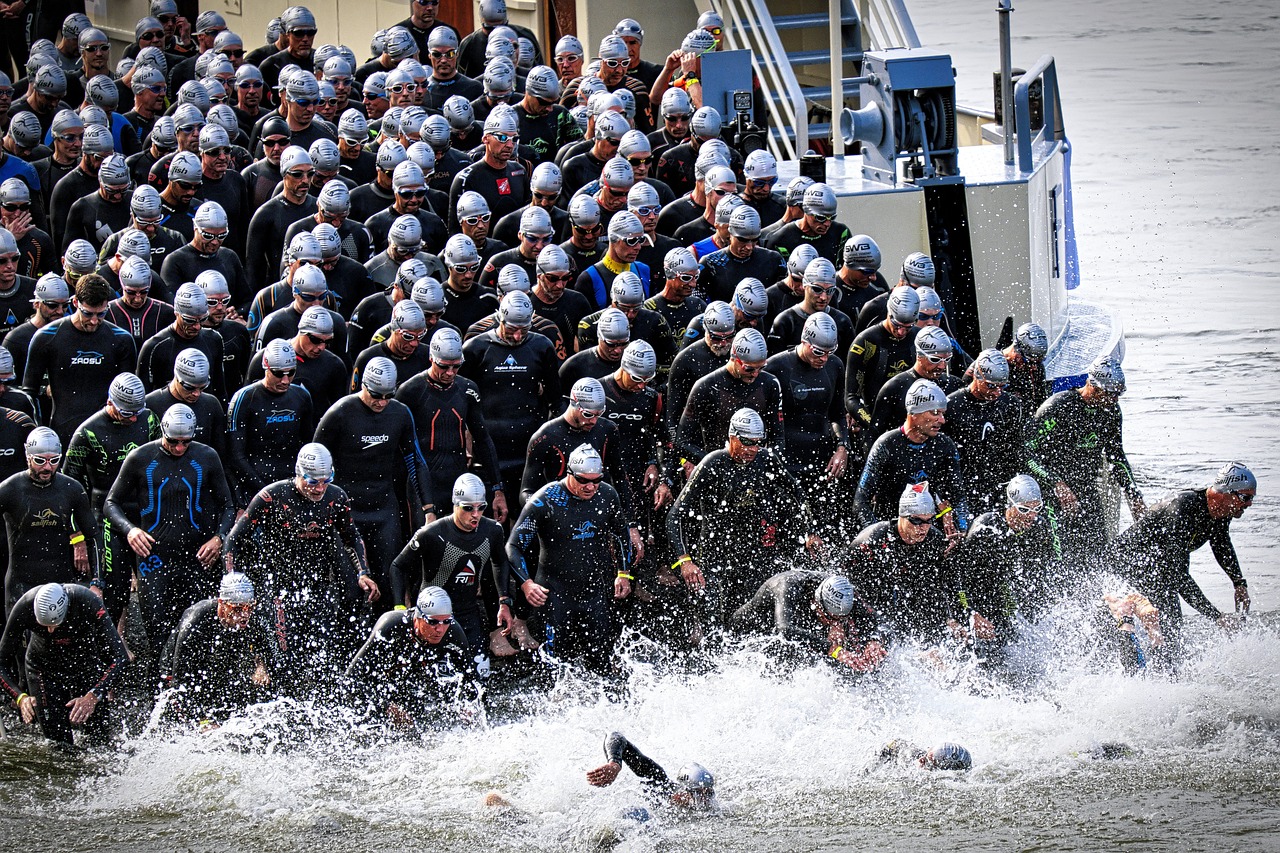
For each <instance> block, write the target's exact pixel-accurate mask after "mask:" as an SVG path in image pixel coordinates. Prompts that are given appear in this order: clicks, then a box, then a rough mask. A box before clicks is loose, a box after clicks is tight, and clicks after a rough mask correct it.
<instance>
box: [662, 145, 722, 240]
mask: <svg viewBox="0 0 1280 853" xmlns="http://www.w3.org/2000/svg"><path fill="white" fill-rule="evenodd" d="M698 187H700V188H701V193H698V192H697V191H695V192H694V193H692V194H691V195H690V196H689V200H690V201H693V200H695V199H696V198H697V197H698V195H699V194H700V195H701V197H702V200H703V205H702V207H701V208H700V209H699V210H698V215H697V216H694V217H693V218H691V219H688V220H685V221H684V222H675V221H672V220H671V219H669V218H667V211H665V210H664V211H663V213H662V215H661V216H660V217H659V228H658V230H659V231H662V230H663V223H662V220H663V219H666V227H667V228H669V230H670V231H671V234H672V236H673V237H675V239H676V240H678V241H680V243H681V244H682V245H685V246H690V247H693V246H695V245H696V244H698V243H700V242H703V241H707V240H708V239H709V238H711V237H713V236H715V235H716V233H717V230H716V214H717V212H718V210H719V207H720V205H721V204H726V207H725V221H724V225H725V226H726V233H725V235H724V237H723V242H724V244H725V245H726V246H727V245H728V233H727V226H728V222H729V219H728V217H729V216H730V215H731V214H732V213H733V209H734V208H735V207H737V206H738V205H739V204H741V203H742V199H741V198H739V197H738V195H737V190H738V184H737V181H736V179H735V178H734V176H733V170H732V169H730V168H729V167H728V166H725V165H723V164H721V163H718V162H717V163H713V164H711V165H707V166H706V168H705V170H704V172H703V178H702V180H701V181H700V182H699V183H698V184H697V185H695V190H696V189H697V188H698ZM726 199H728V200H729V201H728V202H727V203H726ZM673 215H674V213H673ZM720 248H723V246H719V245H714V244H713V243H704V245H703V250H702V252H701V254H702V255H705V254H710V253H711V252H714V251H716V250H718V249H720ZM693 253H694V257H697V258H700V257H701V255H700V254H699V250H697V249H694V252H693Z"/></svg>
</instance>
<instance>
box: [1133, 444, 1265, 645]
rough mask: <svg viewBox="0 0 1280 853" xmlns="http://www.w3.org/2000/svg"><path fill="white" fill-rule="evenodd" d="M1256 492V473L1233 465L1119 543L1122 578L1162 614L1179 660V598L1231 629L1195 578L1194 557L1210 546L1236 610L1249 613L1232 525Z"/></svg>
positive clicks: (1160, 507)
mask: <svg viewBox="0 0 1280 853" xmlns="http://www.w3.org/2000/svg"><path fill="white" fill-rule="evenodd" d="M1257 493H1258V481H1257V479H1256V478H1255V477H1254V475H1253V472H1252V471H1250V470H1249V469H1248V468H1246V467H1245V466H1243V465H1241V464H1240V463H1238V462H1232V463H1229V464H1227V465H1225V466H1223V468H1222V469H1221V470H1220V471H1219V472H1218V475H1217V477H1215V478H1214V481H1213V483H1211V484H1210V485H1209V486H1208V487H1207V488H1204V489H1188V490H1186V491H1182V492H1179V493H1178V494H1177V495H1175V496H1174V497H1172V498H1169V499H1167V500H1164V501H1161V502H1160V503H1158V504H1156V505H1155V506H1154V507H1152V508H1151V510H1150V511H1149V512H1147V513H1146V514H1145V515H1144V516H1143V517H1142V518H1140V519H1139V520H1138V521H1136V522H1134V525H1133V526H1132V527H1130V528H1129V529H1128V530H1126V531H1125V532H1124V533H1122V534H1121V535H1120V537H1119V538H1118V539H1117V540H1116V552H1117V554H1118V556H1119V558H1120V561H1121V565H1122V567H1123V568H1122V570H1121V571H1122V573H1123V574H1125V575H1126V576H1127V577H1128V578H1129V579H1130V580H1132V581H1133V582H1134V584H1135V585H1136V586H1137V587H1138V588H1139V589H1140V590H1141V591H1142V592H1143V593H1145V594H1146V595H1147V597H1148V598H1149V599H1150V600H1151V603H1152V604H1154V605H1155V606H1156V608H1157V609H1158V610H1159V611H1160V626H1161V628H1162V629H1163V632H1164V636H1165V641H1166V646H1165V647H1166V649H1168V650H1169V654H1171V655H1173V656H1176V655H1177V654H1178V653H1179V651H1180V650H1179V648H1178V646H1179V641H1180V634H1181V628H1182V606H1181V604H1180V603H1179V601H1178V598H1179V596H1181V597H1182V598H1183V599H1185V600H1186V601H1187V603H1188V604H1190V605H1191V606H1192V607H1194V608H1195V609H1196V610H1198V611H1200V612H1201V613H1203V614H1204V615H1205V616H1208V617H1209V618H1210V619H1215V620H1217V621H1218V623H1219V624H1221V625H1227V624H1229V621H1228V620H1229V617H1225V616H1224V614H1223V612H1222V611H1221V610H1219V609H1218V608H1217V607H1215V606H1214V605H1213V604H1212V603H1210V601H1209V599H1208V597H1207V596H1205V594H1204V592H1203V591H1202V590H1201V589H1200V586H1199V585H1198V584H1197V583H1196V582H1195V579H1194V578H1192V577H1191V553H1192V552H1193V551H1195V550H1197V549H1199V548H1201V547H1202V546H1203V545H1204V544H1205V543H1206V542H1208V543H1209V546H1210V548H1211V549H1212V550H1213V556H1214V558H1215V559H1216V560H1217V561H1218V565H1220V566H1221V567H1222V570H1223V571H1224V572H1226V574H1227V577H1228V578H1230V579H1231V583H1232V585H1233V586H1234V587H1235V603H1236V609H1238V610H1242V611H1246V612H1247V611H1248V609H1249V585H1248V583H1247V582H1246V581H1245V579H1244V574H1243V573H1242V572H1241V570H1240V560H1239V559H1238V558H1237V557H1236V550H1235V547H1234V546H1233V545H1232V544H1231V520H1232V519H1235V518H1240V517H1241V516H1242V515H1244V511H1245V510H1246V509H1248V508H1249V507H1250V506H1252V505H1253V500H1254V497H1255V496H1256V495H1257Z"/></svg>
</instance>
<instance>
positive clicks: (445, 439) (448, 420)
mask: <svg viewBox="0 0 1280 853" xmlns="http://www.w3.org/2000/svg"><path fill="white" fill-rule="evenodd" d="M396 399H397V400H399V401H400V402H402V403H404V404H405V405H406V406H408V407H409V412H410V413H411V414H412V415H413V422H414V425H415V428H416V429H417V431H418V448H419V450H420V452H421V453H422V457H423V459H424V461H425V465H426V467H425V470H424V471H423V475H422V489H423V497H424V498H425V499H426V504H428V505H431V506H434V508H435V509H434V512H435V513H437V514H440V513H443V512H445V511H446V508H447V507H449V506H450V505H451V502H452V494H453V484H454V481H455V480H457V479H458V477H459V476H461V475H462V474H464V473H466V471H467V456H468V452H467V446H468V445H467V436H468V435H470V438H471V454H473V455H474V457H475V461H476V464H477V465H479V466H480V474H481V478H482V479H484V480H485V482H486V484H487V486H488V488H489V489H490V491H492V489H493V488H494V487H495V486H496V487H498V488H501V487H502V485H503V483H502V476H501V474H500V473H499V471H498V457H497V454H496V452H495V450H494V445H493V438H492V437H491V436H490V435H489V430H488V427H486V425H485V419H484V413H483V404H482V403H481V400H480V391H479V388H478V387H477V386H476V383H475V382H472V381H471V380H470V379H467V378H466V377H462V376H457V377H455V378H454V380H453V382H452V383H451V384H449V385H447V386H442V385H440V384H439V383H437V382H434V381H432V379H431V377H430V376H428V375H427V374H425V373H419V374H418V375H417V376H414V377H413V378H412V379H409V380H408V381H407V382H402V383H400V387H399V389H398V390H397V391H396Z"/></svg>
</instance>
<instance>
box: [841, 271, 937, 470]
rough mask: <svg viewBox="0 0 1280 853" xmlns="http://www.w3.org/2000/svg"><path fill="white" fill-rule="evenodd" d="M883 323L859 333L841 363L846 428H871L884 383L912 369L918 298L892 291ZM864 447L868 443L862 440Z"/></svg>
mask: <svg viewBox="0 0 1280 853" xmlns="http://www.w3.org/2000/svg"><path fill="white" fill-rule="evenodd" d="M888 306H889V307H888V312H889V315H888V316H887V317H886V318H885V319H884V321H883V322H880V323H877V324H876V325H874V326H872V327H870V328H868V329H865V330H863V331H861V332H859V333H858V336H857V337H856V338H854V339H853V344H852V345H851V346H850V347H849V355H848V357H847V358H845V360H844V408H845V411H846V412H847V413H848V414H849V418H850V419H849V429H850V430H852V431H854V432H861V431H862V430H863V429H866V428H868V427H870V426H871V409H872V408H873V407H874V405H875V402H876V395H877V394H879V393H880V387H881V386H882V385H884V383H885V382H887V381H888V380H890V379H892V378H893V377H894V376H897V375H898V374H899V373H901V372H902V371H904V370H906V369H908V368H909V367H911V363H912V361H913V360H914V358H915V330H916V320H917V319H918V318H919V316H920V297H919V296H917V295H916V292H915V291H914V290H913V289H911V288H910V287H898V288H894V290H893V293H892V294H891V295H890V297H889V302H888ZM863 444H864V445H869V444H870V442H867V441H865V440H863Z"/></svg>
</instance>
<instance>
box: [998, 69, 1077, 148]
mask: <svg viewBox="0 0 1280 853" xmlns="http://www.w3.org/2000/svg"><path fill="white" fill-rule="evenodd" d="M1036 80H1043V85H1042V86H1041V87H1040V88H1041V91H1042V92H1043V95H1042V97H1043V98H1044V127H1042V128H1040V130H1038V131H1036V132H1035V133H1032V132H1031V84H1032V83H1034V82H1035V81H1036ZM1004 132H1005V133H1006V134H1007V133H1008V132H1009V128H1005V129H1004ZM1013 132H1014V133H1015V134H1016V135H1017V139H1018V170H1019V171H1021V172H1024V173H1025V172H1030V171H1031V170H1032V169H1034V168H1035V153H1034V147H1035V143H1037V142H1041V141H1043V142H1056V141H1057V140H1059V139H1063V138H1065V137H1064V136H1063V132H1064V128H1063V125H1062V101H1061V99H1060V98H1059V95H1058V68H1057V66H1056V65H1055V64H1054V61H1053V57H1052V56H1050V55H1049V54H1047V53H1046V54H1045V55H1044V56H1042V57H1040V59H1039V60H1037V62H1036V64H1035V65H1033V66H1031V67H1030V68H1029V69H1027V71H1026V73H1024V74H1023V75H1022V77H1021V78H1020V79H1019V80H1018V82H1017V84H1016V85H1015V86H1014V88H1013Z"/></svg>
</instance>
